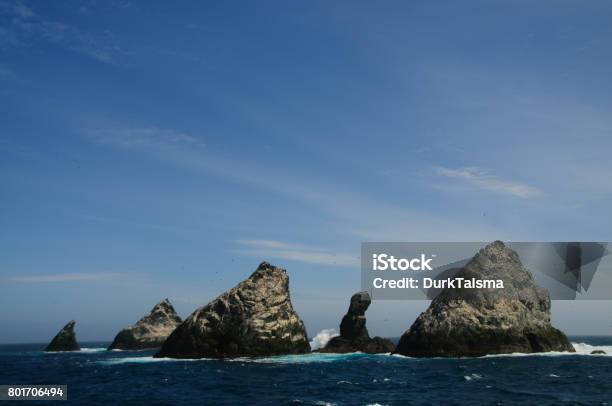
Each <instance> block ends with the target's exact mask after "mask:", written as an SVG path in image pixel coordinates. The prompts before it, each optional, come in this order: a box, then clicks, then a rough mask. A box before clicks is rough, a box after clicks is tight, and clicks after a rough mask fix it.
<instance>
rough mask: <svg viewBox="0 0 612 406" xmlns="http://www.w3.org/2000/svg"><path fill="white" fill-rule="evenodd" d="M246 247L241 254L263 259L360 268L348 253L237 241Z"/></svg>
mask: <svg viewBox="0 0 612 406" xmlns="http://www.w3.org/2000/svg"><path fill="white" fill-rule="evenodd" d="M236 243H238V244H240V245H242V246H244V247H245V249H243V250H239V252H240V253H243V254H249V255H254V256H257V257H263V258H266V257H267V258H278V259H287V260H290V261H298V262H306V263H310V264H319V265H330V266H340V267H358V266H359V257H357V256H355V255H350V254H346V253H339V252H333V251H331V250H326V249H321V248H316V247H310V246H307V245H302V244H290V243H285V242H282V241H272V240H237V241H236Z"/></svg>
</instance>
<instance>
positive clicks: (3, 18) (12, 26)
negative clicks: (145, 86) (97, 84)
mask: <svg viewBox="0 0 612 406" xmlns="http://www.w3.org/2000/svg"><path fill="white" fill-rule="evenodd" d="M0 22H1V23H2V24H1V26H0V47H29V46H31V45H32V44H34V43H35V42H37V41H43V42H46V43H50V44H54V45H57V46H60V47H62V48H65V49H68V50H70V51H73V52H76V53H79V54H82V55H84V56H87V57H89V58H92V59H94V60H97V61H99V62H103V63H106V64H111V65H120V64H122V63H121V59H122V58H123V57H125V56H126V55H127V54H128V53H127V52H126V51H125V50H124V49H122V48H121V47H119V46H118V45H116V43H115V42H116V41H115V40H114V39H113V38H112V35H111V34H110V33H109V32H108V31H105V32H104V33H103V34H102V35H93V34H91V33H89V32H86V31H84V30H82V29H79V28H77V27H76V26H73V25H69V24H65V23H62V22H59V21H53V20H48V19H45V18H43V17H42V16H40V15H38V14H37V13H36V12H35V11H34V10H32V9H31V8H29V7H28V6H26V5H24V4H23V3H22V2H20V1H10V0H9V1H0Z"/></svg>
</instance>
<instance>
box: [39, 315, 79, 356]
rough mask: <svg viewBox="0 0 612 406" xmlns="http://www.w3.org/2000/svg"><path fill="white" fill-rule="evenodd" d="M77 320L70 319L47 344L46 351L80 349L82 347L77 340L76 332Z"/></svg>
mask: <svg viewBox="0 0 612 406" xmlns="http://www.w3.org/2000/svg"><path fill="white" fill-rule="evenodd" d="M75 324H76V322H75V321H74V320H70V321H69V322H68V324H66V325H65V326H64V327H63V328H62V329H61V330H60V331H59V332H58V333H57V334H56V335H55V337H53V340H51V342H50V343H49V345H47V347H46V348H45V351H48V352H56V351H79V350H80V349H81V347H79V344H78V343H77V340H76V334H75V333H74V325H75Z"/></svg>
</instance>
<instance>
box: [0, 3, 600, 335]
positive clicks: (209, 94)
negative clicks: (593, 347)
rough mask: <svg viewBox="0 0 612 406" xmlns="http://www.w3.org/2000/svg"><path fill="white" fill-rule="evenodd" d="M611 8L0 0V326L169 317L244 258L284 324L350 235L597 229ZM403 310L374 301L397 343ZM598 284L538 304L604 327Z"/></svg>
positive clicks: (110, 328)
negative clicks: (149, 314) (278, 285)
mask: <svg viewBox="0 0 612 406" xmlns="http://www.w3.org/2000/svg"><path fill="white" fill-rule="evenodd" d="M611 17H612V4H611V3H609V2H606V1H592V2H582V1H555V2H552V1H550V2H548V1H543V2H535V3H534V2H527V1H512V2H491V1H466V2H452V1H448V2H445V1H440V2H429V1H418V2H376V3H372V2H333V3H331V2H316V1H315V2H273V1H267V2H232V3H223V2H221V3H213V2H181V3H179V4H176V3H173V2H128V1H114V0H111V1H83V2H77V1H67V2H45V1H37V2H34V1H13V0H0V95H1V97H0V106H1V109H0V120H1V123H2V126H1V127H0V128H1V132H0V185H1V187H0V252H1V255H0V324H1V325H2V326H3V329H2V330H1V331H0V342H19V341H46V340H48V339H49V338H50V337H51V336H52V335H53V334H54V333H55V332H56V330H58V329H59V327H61V326H62V325H63V324H64V323H65V322H66V321H67V320H69V319H71V318H74V319H76V320H77V323H78V324H77V332H78V336H79V338H80V339H81V340H96V339H109V340H110V339H111V338H112V337H113V335H114V334H115V333H116V332H117V330H118V329H119V328H121V327H122V326H124V325H126V324H129V323H132V322H134V321H135V320H136V319H137V318H139V317H140V316H141V315H142V314H143V313H144V312H145V311H147V310H148V309H149V308H150V307H152V306H153V304H154V303H155V302H157V301H158V300H160V299H162V298H164V297H169V298H170V300H171V301H172V302H173V303H174V304H175V305H176V307H177V309H178V310H179V312H180V313H181V314H182V315H183V316H186V315H187V314H189V313H190V312H191V311H192V310H193V309H195V307H197V306H199V305H202V304H205V303H206V302H208V301H209V300H211V299H212V298H214V297H215V296H216V295H217V294H219V293H221V292H222V291H223V290H225V289H227V288H230V287H232V286H233V285H234V284H235V283H237V282H238V281H240V280H242V279H244V278H245V277H246V276H248V275H249V274H250V272H252V271H253V270H254V269H255V268H256V267H257V264H258V263H259V262H260V261H262V260H264V259H265V260H268V261H270V262H272V263H274V264H277V265H280V266H283V267H285V268H287V269H288V271H289V274H290V278H291V288H292V296H293V301H294V305H295V307H296V308H297V310H298V311H299V313H300V315H301V316H302V318H303V319H304V320H305V322H306V326H307V330H308V332H309V334H311V335H314V334H315V333H316V332H317V331H319V330H320V329H323V328H333V327H335V328H337V325H338V324H339V321H340V318H341V317H342V314H343V313H344V312H345V311H346V307H347V305H348V298H349V296H350V294H352V293H353V292H355V291H357V290H358V289H359V283H360V278H359V269H358V256H359V246H360V242H361V241H475V240H476V241H480V240H490V239H496V238H497V239H508V240H515V241H532V240H533V241H565V240H571V241H580V240H584V241H611V240H612V235H611V231H610V230H612V219H611V218H610V217H609V216H607V215H606V214H607V213H608V212H609V207H610V203H611V200H612V164H611V163H610V159H609V156H610V150H611V148H612V114H611V113H612V100H611V99H610V94H612V81H611V80H610V72H612V47H610V44H611V43H612V25H611V24H610V23H609V22H610V18H611ZM426 305H427V303H426V302H377V303H375V304H374V305H372V307H371V309H370V310H369V311H368V316H369V323H368V325H369V327H370V330H371V332H372V333H375V334H381V335H392V336H398V335H400V334H401V333H402V332H403V331H404V330H405V329H406V328H408V327H409V325H410V324H411V323H412V321H413V320H414V318H415V317H416V316H417V315H418V312H420V311H422V310H423V309H424V308H425V307H426ZM611 312H612V310H610V306H609V302H591V303H577V302H556V303H554V305H553V321H554V322H555V323H556V324H557V325H558V326H559V327H561V328H563V329H565V330H566V331H568V332H569V333H572V334H578V333H596V334H611V333H612V313H611Z"/></svg>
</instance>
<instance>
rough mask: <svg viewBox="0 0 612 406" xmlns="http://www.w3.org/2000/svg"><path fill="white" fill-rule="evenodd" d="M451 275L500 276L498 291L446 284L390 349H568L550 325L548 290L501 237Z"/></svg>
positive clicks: (415, 352) (424, 352)
mask: <svg viewBox="0 0 612 406" xmlns="http://www.w3.org/2000/svg"><path fill="white" fill-rule="evenodd" d="M454 277H455V278H459V277H462V278H466V279H469V278H476V279H501V280H503V283H504V289H467V288H461V289H459V288H446V289H444V290H443V291H442V292H441V293H440V295H438V296H437V297H436V298H435V299H434V300H433V301H432V303H431V305H430V306H429V308H428V309H427V310H426V311H425V312H423V313H421V315H420V316H419V317H418V318H417V319H416V321H415V322H414V323H413V324H412V326H411V327H410V329H409V330H408V331H406V332H405V333H404V335H403V336H402V337H401V339H400V342H399V344H398V346H397V349H396V351H397V352H398V353H400V354H403V355H408V356H413V357H459V356H482V355H486V354H502V353H513V352H524V353H532V352H545V351H570V352H574V348H573V347H572V345H571V344H570V343H569V341H568V340H567V337H566V336H565V334H563V333H562V332H561V331H559V330H557V329H556V328H554V327H552V326H551V325H550V297H549V295H548V291H546V290H545V289H542V288H540V287H538V286H536V284H535V281H534V279H533V276H532V275H531V273H529V272H528V271H527V270H526V269H525V268H524V267H523V265H522V264H521V261H520V259H519V257H518V255H517V254H516V252H514V251H513V250H511V249H509V248H508V247H506V246H505V245H504V244H503V243H502V242H501V241H496V242H494V243H492V244H489V245H488V246H486V247H485V248H483V249H482V250H480V252H478V254H476V256H474V258H472V259H471V260H470V262H469V263H468V264H467V265H466V266H465V267H464V268H462V269H461V270H460V271H459V272H458V273H456V274H455V276H454Z"/></svg>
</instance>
